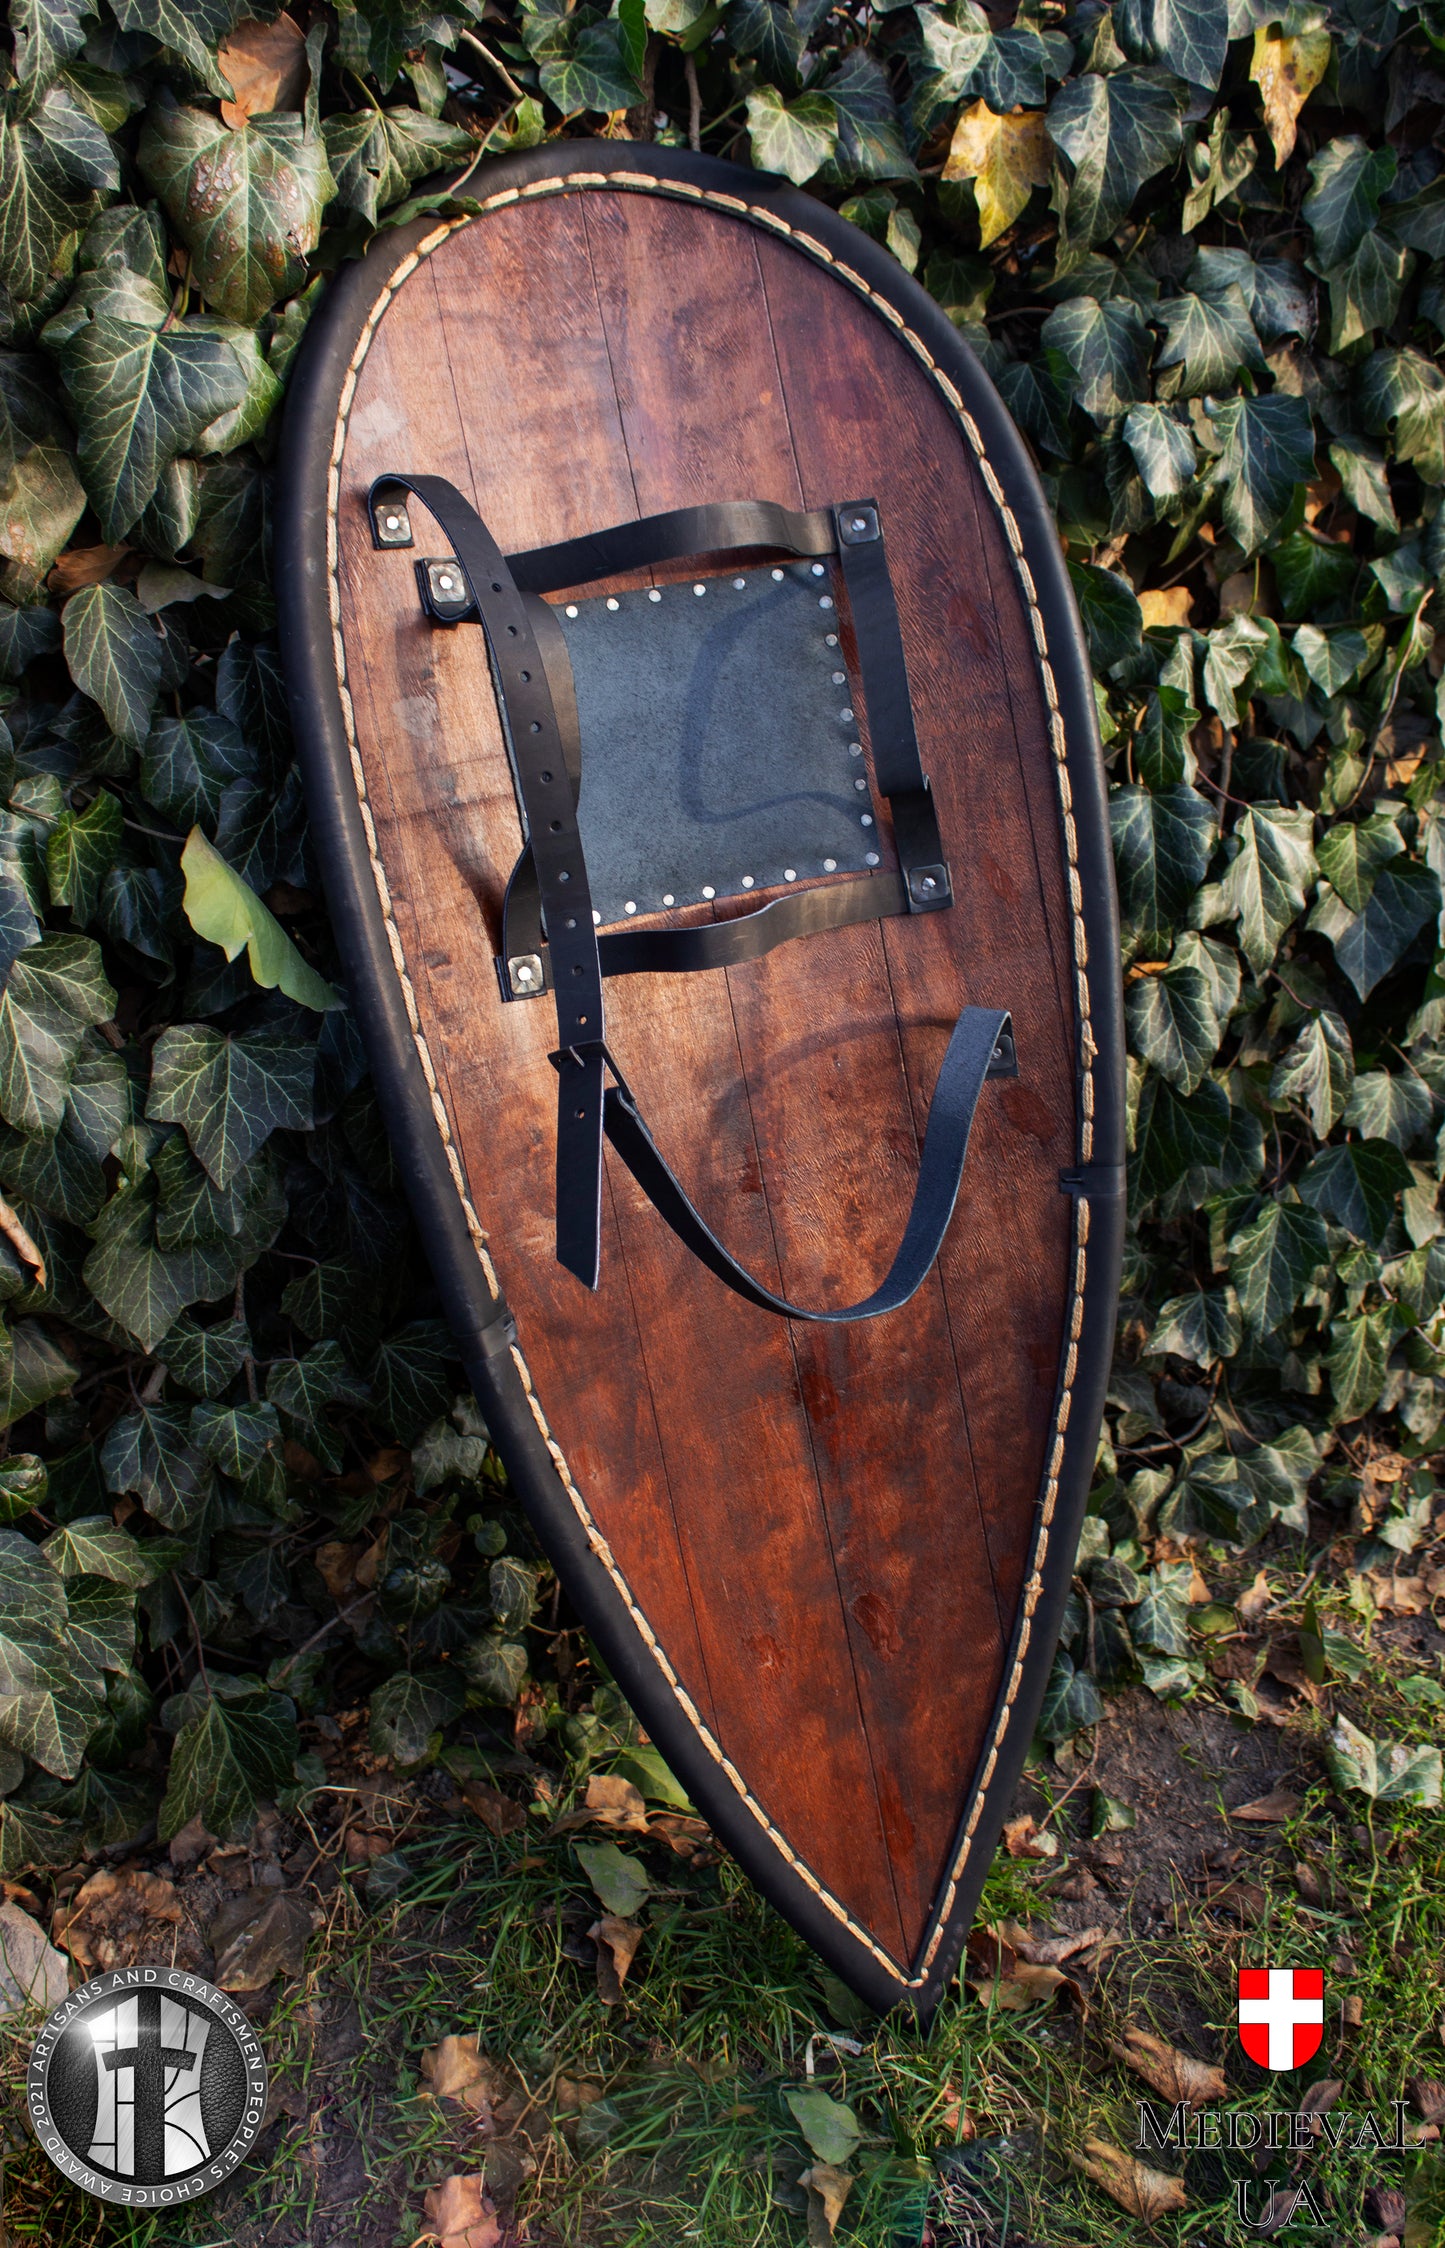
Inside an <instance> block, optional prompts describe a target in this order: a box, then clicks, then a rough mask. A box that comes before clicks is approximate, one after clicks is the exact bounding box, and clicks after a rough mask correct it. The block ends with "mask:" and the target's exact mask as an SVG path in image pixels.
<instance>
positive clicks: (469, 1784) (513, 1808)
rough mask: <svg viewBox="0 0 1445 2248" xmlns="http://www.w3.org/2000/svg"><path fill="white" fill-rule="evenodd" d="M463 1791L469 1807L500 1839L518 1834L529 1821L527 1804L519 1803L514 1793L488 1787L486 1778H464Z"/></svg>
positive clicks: (464, 1800) (463, 1797)
mask: <svg viewBox="0 0 1445 2248" xmlns="http://www.w3.org/2000/svg"><path fill="white" fill-rule="evenodd" d="M461 1793H462V1801H463V1803H465V1805H466V1807H467V1809H468V1810H469V1811H471V1812H472V1813H473V1814H474V1815H475V1816H476V1817H477V1818H479V1819H480V1820H481V1822H482V1825H483V1826H484V1827H488V1828H490V1830H491V1832H492V1833H493V1834H495V1835H496V1837H497V1839H498V1840H499V1841H500V1840H501V1839H502V1838H503V1837H504V1836H505V1835H508V1834H516V1833H517V1832H518V1831H519V1830H520V1829H521V1828H522V1827H524V1826H525V1825H526V1823H527V1806H526V1804H525V1803H519V1802H518V1801H517V1799H516V1797H515V1796H514V1795H503V1793H502V1791H501V1789H500V1788H496V1787H488V1785H487V1783H486V1781H485V1780H463V1781H462V1788H461Z"/></svg>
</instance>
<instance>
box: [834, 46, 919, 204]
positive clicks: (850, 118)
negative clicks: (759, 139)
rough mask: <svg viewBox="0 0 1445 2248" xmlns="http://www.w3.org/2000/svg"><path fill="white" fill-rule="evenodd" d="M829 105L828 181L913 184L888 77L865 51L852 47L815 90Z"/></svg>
mask: <svg viewBox="0 0 1445 2248" xmlns="http://www.w3.org/2000/svg"><path fill="white" fill-rule="evenodd" d="M818 92H819V93H821V94H825V95H826V96H827V98H828V100H829V101H831V103H832V104H833V107H834V110H835V111H836V113H837V119H838V146H837V151H836V154H835V155H834V157H833V160H832V162H831V164H830V166H829V168H828V177H829V179H830V180H895V179H914V178H916V177H917V167H916V165H915V164H914V162H913V159H912V157H911V156H910V155H909V153H908V148H907V144H906V142H905V141H904V138H903V128H902V126H901V125H900V123H899V121H898V109H897V105H896V104H895V102H894V99H893V94H892V90H891V89H890V87H889V84H888V73H887V72H886V71H885V70H884V68H883V65H882V64H881V63H880V62H877V61H875V60H874V58H873V56H872V55H870V54H869V53H868V52H867V51H866V49H864V48H862V47H854V48H853V49H851V51H850V52H849V53H848V54H847V55H846V56H845V57H844V59H843V61H842V62H841V63H840V64H839V66H838V68H837V69H836V70H834V71H832V72H830V74H829V76H828V77H827V78H825V79H824V80H823V82H822V84H821V85H820V86H819V88H818Z"/></svg>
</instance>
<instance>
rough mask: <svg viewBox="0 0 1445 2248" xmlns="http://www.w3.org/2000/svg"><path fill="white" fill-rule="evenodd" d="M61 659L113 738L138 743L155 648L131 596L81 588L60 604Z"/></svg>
mask: <svg viewBox="0 0 1445 2248" xmlns="http://www.w3.org/2000/svg"><path fill="white" fill-rule="evenodd" d="M64 627H65V661H66V665H67V667H68V669H69V672H70V676H71V678H72V679H73V680H74V681H75V684H76V686H77V687H79V688H80V690H81V692H82V694H86V695H89V697H90V699H91V701H92V702H95V703H99V705H100V707H101V709H102V710H103V711H104V713H105V718H106V723H107V725H108V726H109V727H110V730H111V732H112V733H113V734H116V735H118V736H119V738H120V740H122V741H125V742H140V741H144V739H145V736H146V731H147V728H148V727H149V725H150V714H151V709H152V706H153V705H154V703H155V699H156V692H157V689H158V688H159V686H160V681H161V668H162V659H161V644H160V641H159V640H158V639H157V638H156V633H155V628H154V626H153V625H152V623H151V621H150V619H149V617H148V616H147V615H146V613H145V611H144V609H143V608H142V607H141V605H140V603H139V602H138V601H137V599H136V597H135V595H134V594H133V593H128V592H127V591H126V590H125V588H124V586H119V585H115V584H113V583H107V584H104V585H87V586H82V587H81V590H80V591H79V593H73V594H72V595H71V597H70V599H69V600H68V601H67V602H66V604H65V612H64Z"/></svg>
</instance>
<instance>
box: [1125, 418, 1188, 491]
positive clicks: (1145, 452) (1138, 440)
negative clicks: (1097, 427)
mask: <svg viewBox="0 0 1445 2248" xmlns="http://www.w3.org/2000/svg"><path fill="white" fill-rule="evenodd" d="M1124 442H1125V444H1126V445H1127V446H1128V448H1129V450H1130V452H1131V453H1132V454H1133V456H1134V462H1135V466H1136V467H1137V468H1138V471H1139V474H1140V475H1141V476H1142V477H1143V479H1144V483H1145V486H1146V487H1147V489H1148V492H1149V495H1150V497H1151V498H1152V499H1156V500H1166V499H1172V498H1173V497H1174V496H1175V494H1176V493H1178V492H1182V491H1184V490H1185V489H1186V488H1187V487H1188V486H1189V485H1190V484H1192V483H1193V481H1194V470H1195V460H1194V442H1193V439H1192V438H1191V437H1190V435H1189V432H1188V430H1187V429H1186V428H1185V427H1184V425H1183V423H1182V422H1180V421H1178V420H1177V419H1176V417H1175V416H1174V415H1173V414H1172V413H1171V412H1170V411H1169V408H1168V407H1167V406H1155V405H1144V406H1131V407H1130V409H1129V411H1128V413H1127V415H1126V416H1125V418H1124Z"/></svg>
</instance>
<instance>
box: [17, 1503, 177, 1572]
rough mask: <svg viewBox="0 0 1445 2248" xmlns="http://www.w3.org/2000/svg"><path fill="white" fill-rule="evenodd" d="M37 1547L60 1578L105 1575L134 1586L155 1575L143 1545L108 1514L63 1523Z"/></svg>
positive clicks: (81, 1517) (90, 1515)
mask: <svg viewBox="0 0 1445 2248" xmlns="http://www.w3.org/2000/svg"><path fill="white" fill-rule="evenodd" d="M40 1550H41V1552H42V1553H43V1554H44V1556H45V1558H46V1560H47V1561H48V1562H49V1563H50V1566H51V1568H52V1569H56V1570H58V1571H59V1573H60V1575H61V1576H62V1577H82V1576H90V1577H105V1578H107V1579H108V1580H109V1582H110V1583H111V1584H117V1585H127V1586H129V1587H131V1588H132V1589H134V1588H135V1587H137V1586H139V1585H145V1584H149V1583H150V1581H151V1578H152V1577H153V1576H154V1575H155V1570H154V1568H153V1566H152V1564H151V1562H150V1560H149V1558H148V1557H147V1555H146V1552H145V1549H144V1547H142V1546H139V1545H137V1544H136V1541H135V1539H134V1538H133V1537H132V1536H131V1535H130V1533H129V1531H127V1530H122V1529H121V1528H120V1527H119V1526H118V1525H117V1524H116V1523H114V1522H112V1520H111V1518H110V1516H109V1515H108V1514H86V1515H82V1516H80V1517H79V1518H78V1519H77V1520H75V1521H74V1522H67V1523H65V1524H64V1525H63V1526H62V1528H60V1529H59V1530H56V1531H54V1532H53V1533H52V1535H51V1536H50V1537H48V1538H47V1539H46V1540H45V1542H44V1544H43V1545H42V1546H41V1548H40Z"/></svg>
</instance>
